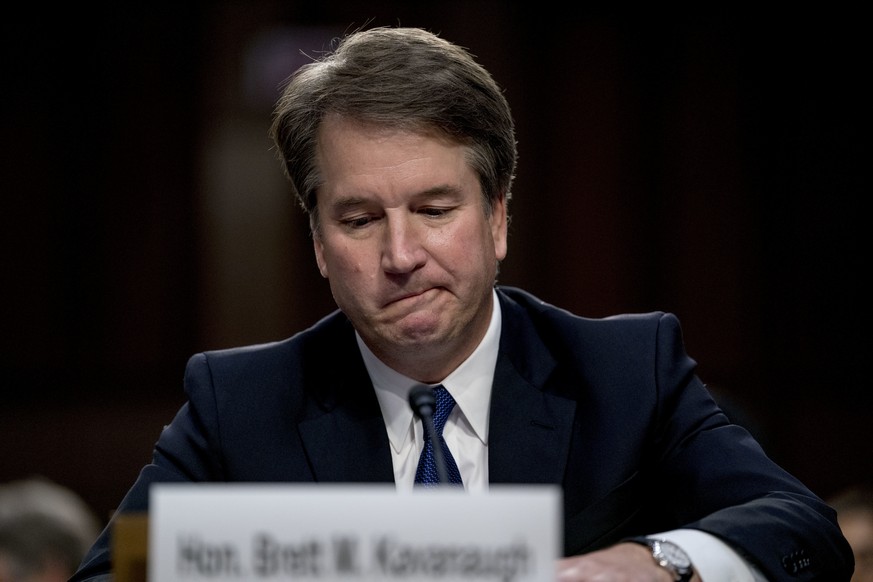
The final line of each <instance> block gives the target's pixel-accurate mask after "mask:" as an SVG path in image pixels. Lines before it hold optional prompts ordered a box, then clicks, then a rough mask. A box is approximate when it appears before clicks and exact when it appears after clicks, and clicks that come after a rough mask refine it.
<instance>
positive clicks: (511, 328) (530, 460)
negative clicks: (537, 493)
mask: <svg viewBox="0 0 873 582" xmlns="http://www.w3.org/2000/svg"><path fill="white" fill-rule="evenodd" d="M498 296H499V297H500V300H501V308H502V313H503V324H502V331H501V339H500V354H499V356H498V359H497V368H496V370H495V373H494V385H493V387H492V391H491V416H490V421H489V431H488V472H489V481H490V482H491V483H556V484H560V483H561V482H562V480H563V475H564V469H565V465H566V460H567V455H568V450H569V446H570V434H571V429H572V426H573V418H574V414H575V410H576V404H575V402H574V401H572V400H569V399H566V398H562V397H560V396H557V395H555V394H551V393H548V392H546V391H544V390H543V388H544V386H545V384H546V382H547V381H548V379H549V378H550V377H551V376H552V374H553V372H554V370H555V366H556V364H555V360H554V358H553V357H552V355H551V353H550V352H549V350H548V349H547V348H546V347H545V345H543V343H542V342H541V341H540V339H539V337H538V335H537V334H536V332H535V330H534V329H533V326H532V325H531V323H530V319H529V317H527V316H526V314H524V312H523V310H522V309H521V308H520V307H519V306H518V305H517V304H516V303H515V302H513V301H511V300H509V299H508V298H507V297H506V296H505V295H503V294H502V293H498Z"/></svg>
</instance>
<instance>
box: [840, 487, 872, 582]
mask: <svg viewBox="0 0 873 582" xmlns="http://www.w3.org/2000/svg"><path fill="white" fill-rule="evenodd" d="M830 505H831V507H833V508H834V509H836V510H837V520H838V521H839V524H840V529H842V530H843V535H844V536H846V539H847V540H848V541H849V545H850V546H852V553H853V554H855V575H854V576H852V582H873V488H871V487H860V486H859V487H851V488H848V489H846V490H845V491H842V492H841V493H839V494H838V495H835V496H833V497H832V498H831V499H830Z"/></svg>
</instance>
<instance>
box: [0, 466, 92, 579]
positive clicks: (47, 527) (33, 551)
mask: <svg viewBox="0 0 873 582" xmlns="http://www.w3.org/2000/svg"><path fill="white" fill-rule="evenodd" d="M100 528H101V524H100V523H99V521H98V519H97V517H96V515H94V513H93V511H92V510H91V508H90V507H88V505H87V504H86V503H85V501H84V500H83V499H81V498H80V497H79V496H78V495H77V494H76V493H75V492H73V491H72V490H70V489H68V488H66V487H64V486H62V485H60V484H58V483H55V482H53V481H51V480H49V479H45V478H42V477H32V478H27V479H22V480H18V481H10V482H8V483H5V484H0V582H66V581H67V580H68V579H69V578H70V577H71V576H72V575H73V573H74V572H75V571H76V567H77V566H78V565H79V562H80V561H81V560H82V556H84V555H85V552H86V551H87V549H88V547H89V546H90V545H91V544H92V543H93V542H94V540H95V539H96V537H97V535H98V534H99V533H100Z"/></svg>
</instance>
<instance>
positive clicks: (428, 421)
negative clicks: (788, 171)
mask: <svg viewBox="0 0 873 582" xmlns="http://www.w3.org/2000/svg"><path fill="white" fill-rule="evenodd" d="M409 406H411V407H412V412H414V413H415V415H416V416H418V417H419V418H421V422H422V423H424V430H425V432H426V433H427V434H429V435H430V442H431V445H433V460H434V463H435V464H436V469H437V476H438V477H439V480H440V484H441V485H448V484H449V473H448V471H447V470H446V460H445V459H444V458H443V448H442V447H441V446H440V441H439V437H437V434H436V430H435V429H434V426H433V413H434V412H435V411H436V398H435V397H434V395H433V390H432V389H431V388H430V386H422V385H418V386H415V387H413V388H412V390H410V391H409Z"/></svg>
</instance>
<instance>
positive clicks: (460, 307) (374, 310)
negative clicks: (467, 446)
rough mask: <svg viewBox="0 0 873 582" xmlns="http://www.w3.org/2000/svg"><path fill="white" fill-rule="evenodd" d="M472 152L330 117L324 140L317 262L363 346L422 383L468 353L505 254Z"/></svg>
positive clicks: (502, 231)
mask: <svg viewBox="0 0 873 582" xmlns="http://www.w3.org/2000/svg"><path fill="white" fill-rule="evenodd" d="M466 153H467V149H466V148H465V147H463V146H460V145H457V144H454V143H451V142H449V141H446V140H444V139H440V138H437V137H434V136H430V135H426V134H420V133H412V132H408V131H401V130H395V129H384V128H378V127H375V126H372V125H362V124H359V123H356V122H352V121H349V120H346V119H343V118H340V117H337V116H334V117H329V118H328V119H326V120H325V121H324V123H323V125H322V128H321V131H320V133H319V146H318V152H317V163H318V166H319V168H320V170H321V176H322V179H323V183H322V186H321V187H320V188H319V190H318V214H319V220H320V224H319V227H318V229H317V232H316V233H315V237H314V244H315V256H316V260H317V262H318V268H319V270H320V271H321V274H322V276H324V277H326V278H327V279H328V280H329V282H330V288H331V292H332V293H333V297H334V300H335V301H336V303H337V305H338V306H339V307H340V309H342V310H343V311H344V312H345V314H346V315H347V316H348V317H349V319H350V320H351V321H352V323H353V324H354V326H355V328H356V329H357V330H358V333H360V334H361V336H362V338H363V339H364V341H365V342H366V343H367V345H368V346H369V348H370V349H371V350H372V351H373V352H374V353H375V354H376V355H377V356H378V357H379V358H380V359H382V360H383V361H384V362H385V363H387V364H388V365H390V366H392V367H393V368H394V369H396V370H398V371H399V372H402V373H404V374H406V375H408V376H411V377H413V378H415V379H417V380H419V381H422V382H437V381H440V380H442V379H443V378H444V377H445V375H447V374H448V372H450V371H451V370H452V369H454V367H456V366H457V365H458V364H460V363H461V362H462V361H463V360H464V359H466V358H467V356H469V355H470V353H472V351H473V350H474V349H475V347H476V346H477V345H478V343H479V341H480V340H481V339H482V337H483V335H484V334H485V331H486V329H487V327H488V323H489V321H490V317H491V307H492V305H491V301H492V297H491V289H492V287H493V284H494V280H495V277H496V273H497V263H498V261H499V260H502V259H503V258H504V257H505V256H506V206H505V203H504V202H503V201H499V202H495V203H494V208H493V210H492V213H491V215H490V216H488V215H487V213H486V210H485V205H484V201H483V199H482V193H481V187H480V185H479V181H478V179H477V177H476V174H475V173H474V172H473V170H472V169H471V168H470V166H469V165H468V163H467V161H466V159H465V154H466Z"/></svg>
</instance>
